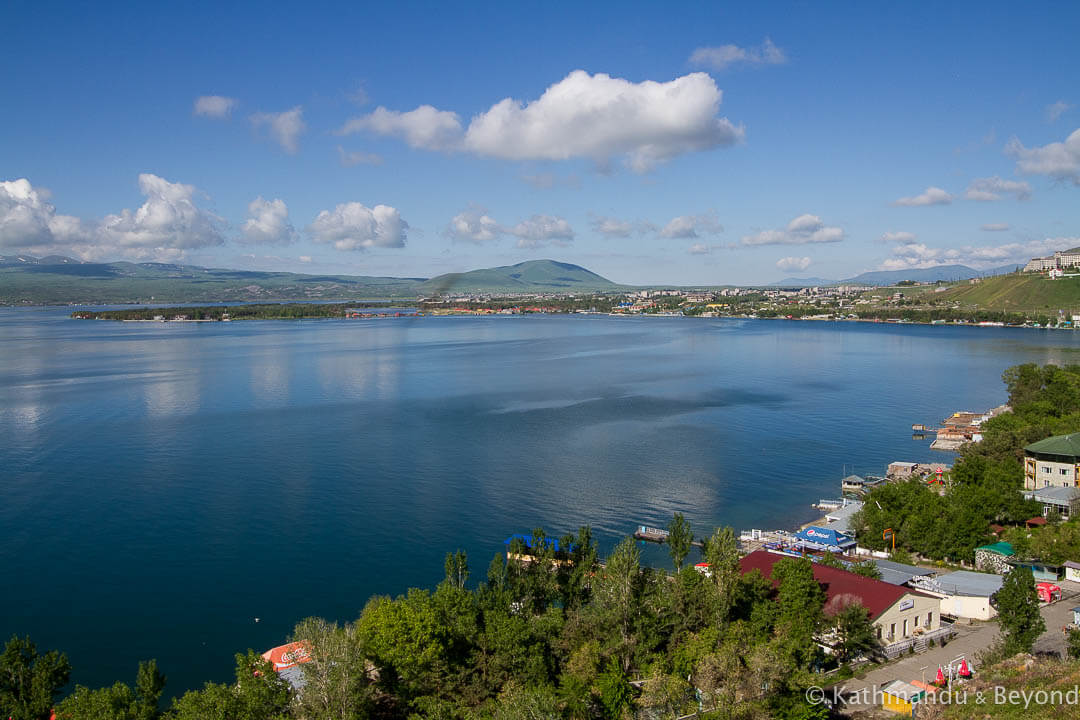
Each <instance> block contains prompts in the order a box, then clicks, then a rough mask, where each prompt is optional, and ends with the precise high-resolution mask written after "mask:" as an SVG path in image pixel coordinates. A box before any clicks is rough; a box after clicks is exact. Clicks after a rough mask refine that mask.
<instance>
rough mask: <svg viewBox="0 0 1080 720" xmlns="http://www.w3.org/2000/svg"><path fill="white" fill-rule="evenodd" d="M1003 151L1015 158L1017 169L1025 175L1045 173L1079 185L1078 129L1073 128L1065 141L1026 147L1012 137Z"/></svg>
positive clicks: (1079, 146) (1079, 139) (1079, 149)
mask: <svg viewBox="0 0 1080 720" xmlns="http://www.w3.org/2000/svg"><path fill="white" fill-rule="evenodd" d="M1005 152H1006V153H1008V154H1009V155H1012V156H1013V157H1015V158H1016V169H1017V171H1019V172H1021V173H1024V174H1025V175H1047V176H1049V177H1052V178H1054V179H1055V180H1069V181H1071V182H1072V183H1073V185H1080V129H1077V130H1073V132H1072V134H1071V135H1069V137H1067V138H1065V142H1055V143H1050V144H1049V145H1043V146H1042V147H1033V148H1027V147H1024V145H1023V143H1021V142H1020V140H1019V139H1017V138H1013V139H1012V140H1010V141H1009V144H1008V145H1006V146H1005Z"/></svg>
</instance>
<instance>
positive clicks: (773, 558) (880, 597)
mask: <svg viewBox="0 0 1080 720" xmlns="http://www.w3.org/2000/svg"><path fill="white" fill-rule="evenodd" d="M782 558H783V556H781V555H775V554H773V553H770V552H768V551H766V550H757V551H755V552H752V553H750V554H749V555H747V556H746V557H744V558H743V559H742V560H740V561H739V567H740V570H741V571H742V573H743V574H744V575H745V574H746V573H749V572H752V571H754V570H757V571H759V572H760V573H761V574H762V575H763V576H764V577H765V578H766V579H768V578H771V577H772V569H773V565H775V564H776V563H777V562H778V561H779V560H781V559H782ZM813 568H814V579H815V580H817V581H818V584H820V585H821V588H822V590H824V591H825V598H826V599H825V608H826V610H828V609H829V607H830V604H833V605H835V604H837V603H843V602H844V601H845V600H847V599H851V598H854V599H856V600H858V602H859V603H860V604H861V605H862V606H863V607H865V608H866V610H867V612H868V613H869V615H870V622H871V623H873V625H874V627H875V628H876V631H877V637H878V639H879V640H881V642H882V644H884V645H886V646H888V645H891V644H894V643H899V642H903V641H905V640H911V639H912V638H914V637H917V636H918V635H922V634H924V633H927V632H933V631H934V630H937V629H938V628H939V627H940V626H941V618H940V601H939V600H938V598H936V597H932V596H930V595H926V594H923V593H919V592H914V591H913V590H911V589H909V588H906V587H903V586H900V585H892V584H890V583H887V582H883V581H881V580H874V579H872V578H868V577H863V576H862V575H857V574H855V573H853V572H848V571H847V570H840V569H839V568H834V567H829V566H827V565H820V564H818V563H814V566H813Z"/></svg>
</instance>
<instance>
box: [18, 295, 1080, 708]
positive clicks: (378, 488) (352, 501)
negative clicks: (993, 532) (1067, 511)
mask: <svg viewBox="0 0 1080 720" xmlns="http://www.w3.org/2000/svg"><path fill="white" fill-rule="evenodd" d="M69 312H70V309H67V308H46V309H40V308H37V309H12V308H6V309H0V487H2V488H3V503H2V504H0V532H2V533H3V542H2V543H0V571H2V576H3V578H4V580H5V585H6V588H5V592H4V593H3V596H2V597H0V634H2V635H3V638H4V639H6V638H7V637H10V636H11V635H12V634H13V633H19V634H29V635H30V636H31V637H32V638H33V639H34V640H35V641H36V642H37V644H38V646H39V648H40V649H53V648H55V649H60V650H64V651H66V652H67V653H68V655H69V656H70V658H71V661H72V663H73V665H74V670H75V671H74V680H75V681H77V682H79V683H82V684H88V685H91V686H100V685H104V684H111V683H112V682H113V681H115V680H124V681H126V682H132V681H133V680H134V673H135V667H136V664H137V662H138V661H139V660H140V659H146V658H151V657H154V658H157V659H158V662H159V664H160V666H161V668H162V670H163V671H164V672H165V673H166V675H168V676H169V686H168V687H167V690H166V693H167V694H173V693H179V692H181V691H183V690H184V689H188V688H191V687H197V686H199V685H201V684H202V682H204V681H206V680H214V681H225V680H229V679H231V676H232V668H233V658H232V655H233V653H234V652H237V651H243V650H245V649H246V648H249V647H250V648H254V649H256V650H259V651H262V650H265V649H267V648H269V647H271V646H273V645H277V644H280V643H281V642H283V641H284V638H285V636H286V635H287V634H288V632H289V631H290V630H291V628H292V627H293V625H294V624H295V623H296V621H297V620H299V619H301V618H303V617H305V616H309V615H320V616H323V617H328V618H332V619H336V620H339V621H347V620H352V619H355V618H356V617H357V615H358V613H359V611H360V609H361V608H362V607H363V606H364V604H365V602H366V600H367V598H368V597H369V596H371V595H372V594H398V593H401V592H404V591H405V590H406V589H407V588H408V587H410V586H418V587H434V586H435V585H436V584H437V583H438V582H439V581H440V580H441V579H442V574H443V570H442V564H443V558H444V556H445V554H446V553H447V552H448V551H452V550H455V549H458V548H461V549H464V550H466V551H467V552H468V555H469V560H470V566H471V568H472V571H473V575H472V578H471V581H472V582H476V581H479V580H482V579H483V576H484V572H485V570H486V568H487V565H488V563H489V561H490V560H491V557H492V556H493V555H494V554H495V553H497V552H500V551H502V550H503V540H504V539H505V538H506V537H507V536H508V535H510V534H512V533H517V532H529V531H531V530H532V529H533V528H535V527H538V526H543V527H544V528H546V529H547V531H548V532H549V534H552V535H561V534H563V533H565V532H570V531H574V530H576V528H577V527H578V526H579V525H583V524H589V525H591V526H592V527H593V529H594V533H595V534H596V536H597V537H598V540H599V542H600V545H601V549H602V550H603V551H604V552H606V551H607V550H609V549H610V548H611V547H613V545H614V544H615V543H616V542H618V540H619V539H620V538H622V537H625V536H626V535H628V534H629V533H631V532H632V531H633V529H634V527H635V526H636V525H637V524H638V523H648V524H655V525H665V524H666V523H667V522H668V520H669V519H670V517H671V514H672V513H673V512H675V511H678V512H682V513H684V514H685V515H686V517H687V519H688V520H689V521H690V522H691V524H692V525H693V528H694V530H695V534H697V535H698V536H700V535H703V534H706V533H707V532H709V531H711V529H712V528H713V527H715V526H717V525H721V524H727V525H732V526H734V527H735V528H736V530H738V529H748V528H751V527H757V528H778V527H789V526H793V525H796V524H798V523H800V522H806V521H808V520H811V519H812V518H814V517H815V516H816V515H817V513H815V511H813V510H812V509H811V508H810V504H811V503H813V502H815V501H817V500H818V499H819V498H832V497H836V496H838V494H839V481H840V478H841V476H842V474H843V473H844V472H845V470H846V471H847V472H851V471H856V472H863V473H866V472H871V473H882V472H883V471H884V469H885V466H886V464H888V463H889V462H891V461H894V460H909V461H935V460H936V461H941V460H949V459H951V457H952V456H951V455H948V454H943V453H938V452H934V451H931V450H930V449H929V441H928V440H925V441H916V440H913V439H912V437H911V432H910V427H911V424H912V423H915V422H926V423H937V422H939V421H940V420H941V419H942V418H944V417H945V416H947V415H948V414H950V413H952V412H953V411H955V410H961V409H970V410H983V409H987V408H990V407H993V406H995V405H998V404H1001V403H1002V402H1004V401H1005V400H1006V392H1005V388H1004V386H1003V384H1002V383H1001V373H1002V371H1003V370H1004V369H1005V368H1007V367H1008V366H1010V365H1014V364H1017V363H1022V362H1037V363H1047V362H1053V363H1057V364H1070V363H1077V362H1080V334H1073V333H1071V332H1061V331H1048V330H1023V329H1010V328H974V327H938V326H935V327H931V326H920V325H891V324H873V323H854V322H850V323H848V322H845V323H828V322H797V321H782V320H773V321H769V320H725V319H692V318H686V319H683V318H616V317H607V316H526V317H462V318H454V317H439V318H435V317H424V318H395V319H381V320H341V321H336V320H326V321H283V322H276V321H252V322H234V323H167V324H160V323H115V322H105V321H78V320H70V319H68V318H67V315H68V313H69ZM645 557H646V558H647V560H648V561H649V562H650V563H653V564H657V565H664V564H666V563H667V559H666V554H665V553H664V551H663V549H662V548H653V547H650V548H648V549H647V550H646V553H645ZM692 557H694V556H692ZM256 617H257V618H259V622H257V623H256V622H255V618H256Z"/></svg>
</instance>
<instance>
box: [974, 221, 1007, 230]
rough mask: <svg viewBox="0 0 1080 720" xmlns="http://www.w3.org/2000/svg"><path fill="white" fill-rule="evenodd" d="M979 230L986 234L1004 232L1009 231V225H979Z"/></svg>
mask: <svg viewBox="0 0 1080 720" xmlns="http://www.w3.org/2000/svg"><path fill="white" fill-rule="evenodd" d="M979 229H980V230H985V231H986V232H1005V231H1006V230H1008V229H1009V223H986V224H985V225H980V226H979Z"/></svg>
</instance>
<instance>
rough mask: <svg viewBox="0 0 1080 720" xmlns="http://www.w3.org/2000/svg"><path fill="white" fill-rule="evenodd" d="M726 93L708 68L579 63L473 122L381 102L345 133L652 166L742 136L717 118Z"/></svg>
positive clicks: (417, 144) (496, 153)
mask: <svg viewBox="0 0 1080 720" xmlns="http://www.w3.org/2000/svg"><path fill="white" fill-rule="evenodd" d="M722 96H723V93H722V92H721V90H720V89H719V88H718V87H716V82H715V81H714V80H713V79H712V78H711V77H709V76H708V75H707V74H706V73H691V74H689V75H684V76H683V77H679V78H676V79H674V80H672V81H670V82H665V83H660V82H654V81H644V82H640V83H633V82H630V81H628V80H623V79H621V78H613V77H611V76H610V75H605V74H603V73H597V74H596V75H590V74H589V73H587V72H585V71H583V70H575V71H574V72H572V73H570V74H569V75H567V76H566V77H565V78H563V79H562V80H560V81H559V82H557V83H555V84H554V85H552V86H550V87H549V88H548V89H547V90H546V91H544V94H543V95H541V96H540V97H539V98H538V99H536V100H533V101H531V102H527V103H523V102H520V101H518V100H514V99H512V98H505V99H504V100H501V101H500V102H498V103H496V104H495V105H492V106H491V108H489V109H488V110H487V111H486V112H483V113H480V114H479V115H476V116H475V117H473V118H472V121H471V122H470V123H469V126H468V128H467V129H465V128H463V127H462V124H461V120H460V118H459V117H458V115H457V113H454V112H449V111H446V110H437V109H436V108H434V107H431V106H430V105H422V106H420V107H418V108H417V109H415V110H411V111H409V112H397V111H393V110H388V109H386V108H384V107H379V108H377V109H376V110H375V111H374V112H372V113H370V114H368V115H363V116H360V117H356V118H352V119H351V120H349V121H348V122H347V123H345V125H344V127H342V128H341V130H340V131H339V132H340V133H342V134H348V133H352V132H357V131H360V130H368V131H371V132H374V133H377V134H380V135H391V136H396V137H401V138H402V139H404V140H405V142H407V143H408V144H409V145H410V146H412V147H414V148H423V149H426V150H443V151H450V150H458V151H463V152H471V153H475V154H477V155H486V156H491V157H499V158H503V159H508V160H534V159H539V160H567V159H571V158H587V159H591V160H593V161H594V162H596V163H597V164H598V165H606V164H608V163H609V162H610V161H611V160H612V159H613V158H623V159H624V161H625V162H626V163H627V165H629V166H630V167H631V168H632V169H633V170H635V171H637V172H645V171H647V170H649V169H650V168H652V167H653V166H655V165H657V164H658V163H661V162H664V161H666V160H670V159H671V158H674V157H677V156H679V155H682V154H685V153H689V152H695V151H701V150H710V149H712V148H716V147H724V146H728V145H733V144H735V143H737V142H741V141H742V140H743V138H744V137H745V131H744V129H743V128H742V127H741V126H740V127H736V126H735V125H733V124H732V123H731V122H730V121H729V120H728V119H727V118H721V117H717V113H718V111H719V108H720V103H721V100H722Z"/></svg>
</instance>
